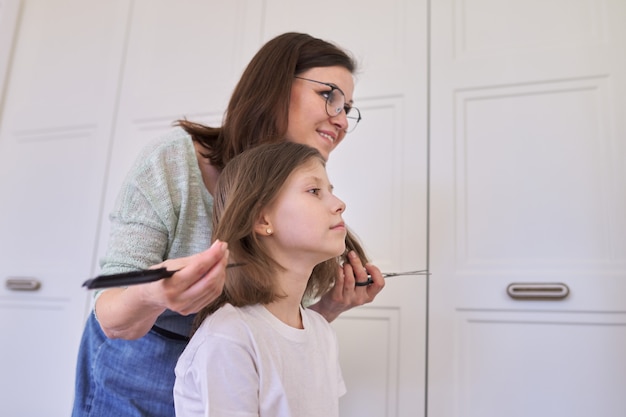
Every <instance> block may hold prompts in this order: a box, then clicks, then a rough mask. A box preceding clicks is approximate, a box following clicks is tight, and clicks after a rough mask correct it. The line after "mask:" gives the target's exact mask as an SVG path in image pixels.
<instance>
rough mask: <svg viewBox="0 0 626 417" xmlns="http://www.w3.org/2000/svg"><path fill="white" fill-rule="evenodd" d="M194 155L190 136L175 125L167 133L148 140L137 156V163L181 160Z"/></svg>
mask: <svg viewBox="0 0 626 417" xmlns="http://www.w3.org/2000/svg"><path fill="white" fill-rule="evenodd" d="M189 156H193V157H195V148H194V145H193V140H192V138H191V136H190V135H189V134H188V133H187V132H186V131H185V130H183V129H182V128H180V127H175V128H173V129H171V130H170V131H168V132H167V133H165V134H163V135H161V136H159V137H157V138H155V139H152V140H151V141H150V142H148V143H147V144H146V145H145V146H144V147H143V149H142V150H141V152H140V153H139V155H138V157H137V162H138V164H139V165H142V163H143V165H145V164H149V163H151V162H154V161H155V160H165V161H167V160H173V161H176V160H181V159H186V158H185V157H189Z"/></svg>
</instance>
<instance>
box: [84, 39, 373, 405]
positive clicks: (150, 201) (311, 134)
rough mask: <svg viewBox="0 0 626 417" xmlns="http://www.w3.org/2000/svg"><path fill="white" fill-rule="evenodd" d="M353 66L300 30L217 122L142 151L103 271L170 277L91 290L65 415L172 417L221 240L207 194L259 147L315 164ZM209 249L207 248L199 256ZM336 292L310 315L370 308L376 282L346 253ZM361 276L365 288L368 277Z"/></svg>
mask: <svg viewBox="0 0 626 417" xmlns="http://www.w3.org/2000/svg"><path fill="white" fill-rule="evenodd" d="M354 71H355V64H354V62H353V61H352V59H351V58H350V57H349V56H348V55H347V54H346V53H345V52H344V51H342V50H341V49H339V48H337V47H336V46H335V45H332V44H330V43H328V42H325V41H323V40H320V39H316V38H313V37H311V36H309V35H306V34H300V33H285V34H283V35H280V36H278V37H276V38H274V39H272V40H270V41H269V42H267V43H266V44H265V45H264V46H263V47H262V48H261V49H260V50H259V52H257V54H256V55H255V56H254V57H253V58H252V60H251V62H250V63H249V65H248V66H247V68H246V70H245V71H244V73H243V75H242V77H241V79H240V81H239V83H238V84H237V86H236V87H235V90H234V92H233V94H232V97H231V100H230V102H229V105H228V108H227V111H226V114H225V117H224V121H223V124H222V126H221V127H218V128H215V127H208V126H203V125H200V124H197V123H192V122H189V121H186V120H180V121H178V123H177V124H178V125H179V126H178V127H177V128H176V129H174V130H172V131H171V132H170V133H169V134H167V135H165V137H163V138H161V139H160V140H158V141H156V142H154V143H152V144H150V145H149V146H147V147H146V148H145V149H144V151H143V152H142V154H141V155H140V156H139V158H138V159H137V162H136V164H135V165H134V167H133V169H132V170H131V172H130V173H129V174H128V177H127V178H126V181H125V183H124V185H123V187H122V189H121V191H120V194H119V196H118V199H117V202H116V206H115V208H114V210H113V212H112V214H111V222H112V227H111V235H110V239H109V246H108V248H107V252H106V255H105V257H104V258H103V259H102V261H101V266H102V273H103V274H112V273H118V272H125V271H129V270H135V269H142V268H147V267H150V266H155V265H156V266H165V267H167V268H168V269H169V270H175V271H177V272H176V273H175V274H174V275H173V276H172V277H171V278H169V279H165V280H161V281H157V282H154V283H149V284H142V285H134V286H129V287H127V288H114V289H109V290H106V291H103V292H101V293H99V294H98V295H97V298H96V301H95V306H94V314H92V315H90V317H89V318H88V321H87V323H86V326H85V330H84V333H83V338H82V341H81V347H80V351H79V358H78V365H77V378H76V394H75V400H74V410H73V415H74V417H78V416H100V415H119V416H145V415H150V416H173V415H174V403H173V395H172V388H173V385H174V367H175V364H176V361H177V359H178V357H179V355H180V354H181V352H182V351H183V349H184V347H185V346H186V345H187V342H188V335H189V334H190V330H191V325H192V321H193V314H194V313H196V312H197V311H199V310H200V309H201V308H202V307H204V306H205V305H207V304H209V303H210V302H211V301H213V300H214V299H215V298H216V297H217V296H218V295H219V294H220V293H221V290H222V286H223V283H224V277H225V266H226V262H227V259H228V255H229V254H228V249H227V245H226V244H225V243H223V242H220V241H215V242H214V243H213V245H211V246H210V247H209V245H210V243H211V221H210V218H211V211H212V205H213V198H212V193H213V191H214V190H215V184H216V182H217V178H218V177H219V174H220V172H221V170H222V169H223V168H224V166H225V165H226V163H227V162H228V161H229V160H230V159H232V158H233V157H235V156H236V155H238V154H240V153H241V152H243V151H245V150H246V149H249V148H252V147H254V146H256V145H259V144H263V143H273V142H280V141H284V140H285V139H286V140H288V141H292V142H297V143H302V144H306V145H309V146H311V147H314V148H316V149H317V150H318V151H319V152H320V153H321V154H322V156H323V157H324V158H328V156H329V154H330V152H331V151H332V150H333V149H335V147H336V146H337V145H338V144H339V143H340V142H341V141H342V140H343V139H344V137H345V135H346V131H347V130H349V129H350V128H353V127H354V125H355V124H356V123H358V120H359V119H360V115H359V112H358V110H357V109H356V108H353V107H352V94H353V90H354V80H353V73H354ZM207 247H209V249H206V248H207ZM348 260H349V261H348V262H345V263H344V264H343V267H342V268H338V271H337V276H336V282H335V286H334V287H333V290H332V291H331V292H329V293H327V294H325V295H324V297H322V298H321V299H320V300H319V301H318V302H317V303H316V304H314V305H313V306H311V307H310V308H312V309H314V310H316V311H318V312H319V313H320V314H322V315H323V316H324V317H325V318H326V319H327V320H328V321H332V320H334V319H335V318H336V317H337V316H338V315H339V314H340V313H342V312H343V311H346V310H348V309H350V308H352V307H354V306H358V305H362V304H364V303H367V302H370V301H372V300H373V299H374V297H375V296H376V295H377V294H378V292H380V291H381V290H382V288H383V286H384V280H383V278H382V275H381V273H380V271H379V270H378V268H376V267H375V266H374V265H370V264H367V265H364V264H363V262H362V261H361V259H359V257H358V256H357V254H356V253H354V251H350V253H349V256H348ZM368 274H370V275H371V277H372V280H373V283H372V284H371V285H368V286H357V287H355V283H356V282H366V281H367V279H368V278H367V275H368Z"/></svg>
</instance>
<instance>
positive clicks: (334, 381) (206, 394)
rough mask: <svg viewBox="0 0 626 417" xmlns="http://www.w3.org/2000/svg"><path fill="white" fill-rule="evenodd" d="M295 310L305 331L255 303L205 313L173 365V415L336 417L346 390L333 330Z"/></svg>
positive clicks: (310, 314) (316, 316)
mask: <svg viewBox="0 0 626 417" xmlns="http://www.w3.org/2000/svg"><path fill="white" fill-rule="evenodd" d="M300 310H301V313H302V322H303V326H304V329H296V328H293V327H290V326H288V325H286V324H285V323H283V322H281V321H280V320H278V319H277V318H276V317H275V316H274V315H273V314H272V313H270V312H269V311H268V310H267V309H266V308H265V307H263V306H262V305H254V306H247V307H241V308H237V307H233V306H232V305H230V304H226V305H224V306H223V307H222V308H220V309H219V310H218V311H216V312H215V313H214V314H212V315H210V316H208V317H207V318H206V319H205V321H204V322H203V323H202V325H201V326H200V328H199V329H198V331H197V332H196V333H195V334H194V336H193V337H192V338H191V341H190V342H189V345H188V346H187V348H186V349H185V351H184V352H183V354H182V355H181V357H180V359H179V360H178V364H177V365H176V383H175V384H174V403H175V406H176V416H177V417H192V416H203V417H218V416H219V417H225V416H237V417H249V416H259V417H333V416H338V415H339V397H340V396H342V395H344V394H345V392H346V387H345V384H344V381H343V377H342V375H341V369H340V367H339V351H338V346H337V338H336V335H335V332H334V330H333V329H332V327H330V325H329V324H328V322H327V321H326V320H325V319H324V318H323V317H322V316H321V315H320V314H318V313H316V312H315V311H312V310H309V309H304V308H301V309H300Z"/></svg>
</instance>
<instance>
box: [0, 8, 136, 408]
mask: <svg viewBox="0 0 626 417" xmlns="http://www.w3.org/2000/svg"><path fill="white" fill-rule="evenodd" d="M125 13H126V9H124V8H123V7H121V2H108V3H101V4H97V5H94V4H86V3H83V2H81V1H72V0H65V1H62V2H61V1H55V2H49V1H48V0H42V1H36V0H32V1H23V2H22V10H21V14H20V19H21V20H20V24H19V31H18V32H17V34H16V43H15V50H14V53H13V54H12V60H11V61H10V62H9V75H8V80H9V82H8V83H7V88H6V93H5V95H4V97H3V108H2V115H1V116H2V120H1V124H0V127H1V130H0V195H2V207H1V208H0V212H1V215H0V236H1V238H0V277H1V279H2V286H1V287H0V332H1V333H2V340H3V342H2V355H0V369H2V375H1V376H0V392H2V393H3V394H6V395H4V396H3V405H2V409H3V412H5V414H7V415H16V416H17V415H69V413H70V408H71V403H72V399H73V393H74V386H73V382H74V369H75V364H76V352H77V348H78V341H79V338H80V335H81V332H82V327H83V322H84V318H85V307H86V303H87V300H88V295H87V292H86V291H85V290H84V289H83V288H81V283H82V282H83V280H85V279H86V278H88V277H89V276H90V275H91V274H92V273H93V270H92V269H91V266H92V264H93V255H94V250H93V247H94V243H95V239H96V233H97V224H98V215H99V213H100V208H101V207H100V200H101V195H102V186H103V182H104V178H105V167H106V158H107V155H108V145H109V138H110V134H111V122H112V119H113V107H114V103H115V93H116V91H117V77H118V73H117V71H118V70H119V63H120V60H121V51H122V48H121V46H122V42H121V40H122V39H123V29H124V26H123V25H121V26H120V25H118V22H124V21H125V18H124V16H125ZM77 34H80V36H77ZM0 54H4V51H2V52H0ZM9 279H13V280H18V282H19V280H22V281H26V282H29V281H30V280H33V281H35V282H37V283H38V284H39V285H40V287H38V288H33V291H24V290H13V289H11V288H9V287H7V286H6V285H5V283H6V282H7V280H9ZM7 393H10V394H7Z"/></svg>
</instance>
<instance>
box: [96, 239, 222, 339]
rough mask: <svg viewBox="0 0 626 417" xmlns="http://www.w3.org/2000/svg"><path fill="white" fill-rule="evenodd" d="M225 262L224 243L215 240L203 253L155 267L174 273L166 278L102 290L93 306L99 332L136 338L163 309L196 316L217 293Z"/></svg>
mask: <svg viewBox="0 0 626 417" xmlns="http://www.w3.org/2000/svg"><path fill="white" fill-rule="evenodd" d="M227 261H228V248H227V244H226V243H224V242H220V241H216V242H215V243H214V244H213V245H212V246H211V247H210V248H209V249H207V250H206V251H204V252H201V253H199V254H196V255H192V256H189V257H186V258H178V259H169V260H167V261H165V262H162V263H161V264H159V265H156V266H155V267H166V268H167V269H168V270H170V271H172V270H174V271H178V272H176V273H175V274H174V275H173V276H172V277H170V278H167V279H162V280H160V281H156V282H151V283H148V284H140V285H133V286H129V287H127V288H113V289H109V290H106V291H104V292H103V293H102V294H100V296H99V297H98V299H97V301H96V305H95V312H96V317H97V318H98V322H99V323H100V326H101V327H102V330H103V331H104V333H105V334H106V336H107V337H110V338H122V339H137V338H139V337H142V336H144V335H145V334H146V333H147V332H148V331H149V330H150V329H151V328H152V326H153V325H154V323H155V321H156V319H157V317H158V316H159V315H160V314H161V313H163V312H164V311H165V310H166V309H170V310H172V311H175V312H177V313H179V314H182V315H188V314H192V313H196V312H197V311H199V310H200V309H201V308H202V307H204V306H205V305H206V304H208V303H209V302H211V301H213V299H215V298H216V297H217V296H218V295H219V294H220V293H221V291H222V287H223V286H224V279H225V276H226V273H225V268H226V263H227Z"/></svg>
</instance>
